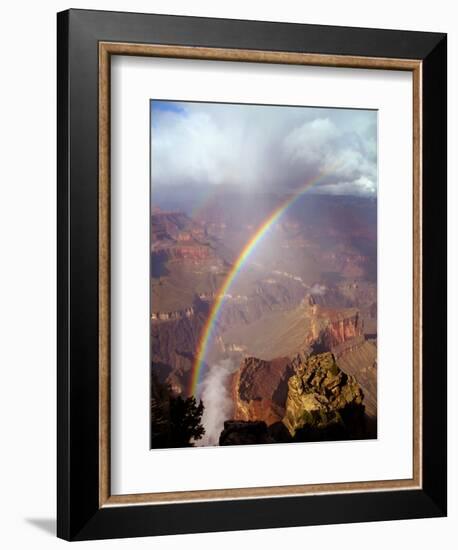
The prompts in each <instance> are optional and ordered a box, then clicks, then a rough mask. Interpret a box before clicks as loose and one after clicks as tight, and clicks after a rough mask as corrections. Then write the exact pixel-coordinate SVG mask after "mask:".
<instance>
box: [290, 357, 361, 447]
mask: <svg viewBox="0 0 458 550" xmlns="http://www.w3.org/2000/svg"><path fill="white" fill-rule="evenodd" d="M292 367H293V369H294V374H293V375H292V376H291V377H290V379H289V381H288V397H287V400H286V407H285V409H286V411H285V416H284V417H283V423H284V425H285V426H286V427H287V428H288V431H289V433H290V434H291V437H293V438H299V439H304V440H309V439H317V440H319V439H328V438H329V439H334V438H339V437H343V436H344V435H345V434H349V435H354V434H355V433H356V434H357V433H358V428H359V427H360V428H361V429H363V426H362V419H363V416H364V405H363V392H362V390H361V387H360V385H359V384H358V382H357V381H356V379H355V378H354V377H353V376H350V375H347V374H346V373H345V372H343V371H342V370H341V369H340V368H339V366H338V365H337V363H336V361H335V358H334V356H333V354H332V353H329V352H327V353H320V354H318V355H310V356H307V355H305V354H299V355H297V357H296V358H295V359H294V360H293V361H292ZM358 424H359V425H360V426H358ZM355 428H356V431H355Z"/></svg>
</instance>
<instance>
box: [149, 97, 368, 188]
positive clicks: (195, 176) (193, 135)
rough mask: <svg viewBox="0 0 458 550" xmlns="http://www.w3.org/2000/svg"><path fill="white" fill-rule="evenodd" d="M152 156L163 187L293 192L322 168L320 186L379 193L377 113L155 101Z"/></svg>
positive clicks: (155, 178)
mask: <svg viewBox="0 0 458 550" xmlns="http://www.w3.org/2000/svg"><path fill="white" fill-rule="evenodd" d="M151 161H152V170H151V174H152V180H153V181H154V183H155V184H157V185H161V186H162V185H188V186H192V185H200V186H201V185H221V184H225V185H238V186H241V187H243V188H244V189H246V190H247V191H249V190H256V189H261V188H263V189H264V190H275V189H278V187H279V186H280V185H281V186H282V187H281V189H282V190H283V191H287V192H294V190H295V188H297V187H299V186H301V185H303V183H304V182H305V181H306V180H307V179H309V178H312V177H315V176H316V175H317V174H319V173H324V174H325V175H324V176H323V177H322V178H321V180H320V182H319V183H318V184H317V185H316V186H315V189H314V190H315V191H316V192H321V193H329V194H352V195H366V196H374V195H375V194H376V190H377V113H376V111H370V110H352V109H331V108H329V109H325V108H311V107H283V106H281V107H280V106H262V105H235V104H234V105H233V104H218V103H192V102H183V103H180V102H168V101H152V102H151Z"/></svg>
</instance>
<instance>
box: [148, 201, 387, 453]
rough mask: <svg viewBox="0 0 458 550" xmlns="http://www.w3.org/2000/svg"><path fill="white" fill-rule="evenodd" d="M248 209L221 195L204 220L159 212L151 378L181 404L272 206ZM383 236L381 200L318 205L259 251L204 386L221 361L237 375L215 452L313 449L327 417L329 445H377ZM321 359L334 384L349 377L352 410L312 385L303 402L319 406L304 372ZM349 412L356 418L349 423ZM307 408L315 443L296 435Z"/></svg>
mask: <svg viewBox="0 0 458 550" xmlns="http://www.w3.org/2000/svg"><path fill="white" fill-rule="evenodd" d="M215 200H216V199H215ZM272 200H273V199H272ZM238 204H239V206H238V208H237V207H236V201H235V199H234V202H233V201H232V198H231V197H223V198H221V197H219V198H218V199H217V200H216V202H215V201H214V202H213V204H212V208H210V207H209V208H208V209H207V210H205V209H201V210H200V211H199V215H198V216H194V217H192V216H191V215H190V214H189V212H188V213H187V212H186V209H185V208H183V209H179V208H176V206H177V205H174V206H175V208H173V209H172V208H169V209H163V210H160V209H158V208H155V209H154V210H153V211H152V213H151V275H152V276H151V313H150V317H151V319H150V322H151V341H150V345H151V372H152V376H154V377H155V378H156V379H157V381H158V383H159V384H164V385H166V386H167V387H169V388H170V390H171V391H172V393H173V394H174V395H177V396H178V395H181V396H183V398H188V397H190V394H189V387H190V380H191V376H192V370H193V365H194V362H195V360H196V354H197V351H198V345H199V339H200V337H201V334H202V331H203V328H204V326H205V323H206V320H207V319H208V316H209V313H210V310H211V307H212V305H213V304H214V302H215V300H216V299H217V298H218V296H219V293H220V288H221V286H222V284H223V282H224V281H225V278H226V277H227V276H228V273H230V270H231V268H232V266H233V265H234V262H235V260H236V259H237V255H238V251H240V250H241V248H243V245H244V243H245V242H247V241H249V239H250V236H251V235H253V234H254V232H255V230H256V227H257V226H258V223H259V220H262V219H263V217H264V216H265V214H266V211H269V204H270V203H269V200H268V199H265V200H263V201H260V202H257V203H253V204H250V203H249V201H245V203H243V205H241V203H240V202H239V203H238ZM266 205H267V206H266ZM263 209H265V210H266V211H264V210H263ZM376 236H377V232H376V202H374V201H373V199H367V200H365V199H362V198H349V197H343V198H339V197H337V198H336V197H330V196H326V197H323V196H310V197H308V198H307V199H306V200H304V201H303V202H301V203H298V204H295V205H294V208H292V209H291V212H288V213H287V215H286V216H285V217H284V218H283V219H281V220H280V222H279V223H278V224H277V225H276V226H275V227H274V228H273V229H272V230H271V232H270V234H269V236H268V238H266V239H264V240H263V241H262V242H261V243H260V244H259V246H258V247H257V248H256V250H255V253H254V254H253V255H252V256H251V257H250V261H249V262H247V263H246V265H245V266H244V269H243V271H242V272H241V273H240V274H239V275H238V276H237V277H236V278H235V280H234V282H233V284H232V285H231V288H230V289H229V290H228V291H227V293H226V294H225V296H224V306H223V307H222V308H221V310H220V312H219V315H218V318H217V320H216V322H215V325H214V327H213V337H212V340H211V342H210V344H209V346H208V350H207V353H206V356H205V363H204V365H203V368H202V378H203V379H205V377H206V373H208V372H210V371H211V369H212V368H217V367H216V365H218V364H219V362H220V361H221V360H227V361H230V362H231V364H232V365H233V366H234V368H233V370H232V372H231V373H230V375H228V376H227V377H225V379H224V387H222V388H221V400H225V401H227V400H229V401H230V407H229V408H228V407H227V403H226V402H225V404H224V407H225V410H226V409H227V410H230V411H231V412H230V413H228V416H227V418H226V420H225V422H224V423H222V424H221V426H220V432H219V433H218V434H217V436H215V437H216V439H215V437H213V440H215V441H216V443H215V444H218V442H219V444H224V445H227V444H242V443H241V441H242V440H244V441H245V442H250V441H253V440H256V441H258V442H259V441H261V440H262V441H263V442H270V443H272V442H278V441H293V440H295V438H296V440H298V438H299V437H302V438H303V439H304V438H305V439H306V438H307V437H308V438H309V440H313V438H314V437H316V433H317V432H316V429H315V428H317V426H318V425H319V424H320V423H319V422H316V420H317V419H318V418H320V419H321V420H322V422H321V424H322V425H323V423H324V424H328V426H327V428H326V429H325V428H323V426H321V428H320V429H321V432H320V433H321V435H320V437H322V438H326V437H328V438H331V439H332V438H333V437H336V438H348V437H355V438H359V437H366V438H369V437H376V435H377V281H376V273H377V268H376V264H377V262H376V259H377V258H376ZM314 357H315V358H316V357H321V360H320V361H322V365H327V367H326V368H325V367H324V366H322V367H320V368H321V370H322V371H323V372H324V371H326V372H324V375H323V376H324V380H328V382H329V383H330V384H331V386H332V384H333V383H334V382H336V380H337V379H339V382H338V383H337V382H336V385H335V386H332V387H331V390H336V389H337V390H338V392H339V395H346V396H347V397H348V398H349V399H350V397H351V396H352V397H351V399H350V401H349V403H347V404H346V405H345V406H343V407H340V406H337V405H336V403H337V401H336V399H333V398H330V395H328V393H327V390H326V389H325V388H322V387H319V388H318V389H319V391H315V392H313V391H312V389H311V388H309V387H307V388H306V389H305V390H304V388H305V387H306V386H304V383H303V382H301V384H302V386H303V390H304V391H303V393H302V394H300V395H313V398H312V397H307V398H306V399H305V398H302V397H301V398H299V397H298V395H299V393H298V391H299V390H298V388H299V387H300V384H299V382H298V378H297V377H298V376H299V377H300V376H302V375H300V374H298V373H299V372H302V371H301V368H302V369H305V370H307V369H308V368H311V367H310V364H311V363H310V361H312V362H313V358H314ZM315 366H316V365H315ZM314 369H315V367H313V369H312V370H314ZM323 369H324V370H323ZM315 370H316V369H315ZM318 370H319V369H318ZM320 372H321V371H320ZM323 372H321V374H323ZM327 372H332V373H334V374H332V376H331V375H329V378H326V377H327V376H328V375H327V374H326V373H327ZM333 377H334V378H336V379H334V378H333ZM331 378H332V382H331ZM301 380H303V378H301ZM315 390H316V388H315ZM337 390H336V391H337ZM326 400H327V401H326ZM317 403H320V407H321V408H320V407H318V408H316V407H317ZM312 404H313V406H312ZM203 405H204V407H205V402H204V403H203ZM307 407H308V408H307ZM314 407H315V408H314ZM343 409H346V410H347V409H348V410H350V409H351V410H352V411H353V412H352V414H353V417H354V418H353V419H352V421H351V422H347V424H348V425H347V424H346V423H345V420H344V417H345V415H346V413H344V412H342V411H343ZM293 411H296V412H295V413H293ZM301 411H302V412H301ZM304 411H308V413H310V415H311V416H309V418H312V417H313V418H314V420H313V422H312V421H310V422H309V424H310V425H311V424H313V426H314V427H313V430H312V429H311V428H310V426H309V428H310V429H309V435H308V436H307V435H306V432H307V427H306V426H305V427H304V426H302V427H297V428H293V426H295V425H296V426H299V424H298V423H297V422H298V420H297V419H298V418H303V417H304ZM313 411H318V412H313ZM301 415H302V416H301ZM305 416H307V415H305ZM356 418H357V420H355V419H356ZM323 419H327V420H328V421H327V422H324V420H323ZM347 420H348V419H347ZM349 426H351V429H350V428H349ZM328 428H329V429H328ZM296 432H297V433H296ZM312 432H313V433H312ZM297 434H299V435H297ZM301 434H302V435H301ZM231 442H232V443H231ZM237 442H238V443H237ZM197 444H198V443H197Z"/></svg>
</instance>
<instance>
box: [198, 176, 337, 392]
mask: <svg viewBox="0 0 458 550" xmlns="http://www.w3.org/2000/svg"><path fill="white" fill-rule="evenodd" d="M328 174H329V170H327V171H321V172H320V173H319V175H318V176H316V177H314V178H312V179H310V180H308V181H307V182H306V183H305V184H304V185H302V186H301V187H300V188H299V190H297V191H296V192H295V193H294V195H292V196H290V197H288V198H287V199H285V200H284V201H283V202H282V203H281V204H280V205H279V206H278V207H277V208H275V209H274V210H273V211H272V212H271V213H270V214H269V216H268V217H267V218H266V219H265V220H264V221H263V222H262V223H261V224H260V226H259V227H258V228H257V229H256V231H255V233H254V235H253V236H252V237H251V238H250V240H249V241H248V242H247V243H246V244H245V246H244V247H243V249H242V251H241V252H240V254H239V256H238V257H237V259H236V261H235V262H234V264H233V265H232V267H231V270H230V271H229V273H228V274H227V275H226V278H225V279H224V282H223V283H222V285H221V286H220V288H219V290H218V292H217V294H216V297H215V300H214V302H213V304H212V306H211V309H210V312H209V314H208V317H207V319H206V321H205V324H204V327H203V330H202V332H201V335H200V338H199V342H198V346H197V353H196V356H195V359H194V363H193V367H192V375H191V380H190V385H189V394H190V395H196V392H197V388H198V386H199V382H200V375H201V372H202V367H203V365H204V363H205V357H206V354H207V351H208V347H209V343H210V341H211V339H212V335H213V332H214V329H215V327H216V323H217V320H218V315H219V313H220V311H221V308H222V306H223V304H224V300H225V297H226V295H227V294H228V293H229V289H230V287H231V285H232V284H233V282H234V280H235V279H236V277H237V275H238V274H239V273H240V271H241V269H242V267H243V266H244V264H245V263H246V261H247V260H248V258H249V257H250V255H251V254H252V252H253V251H254V249H255V248H256V246H257V245H258V244H259V243H260V241H261V240H262V238H263V237H264V236H265V235H266V233H267V232H268V230H269V229H270V228H271V227H272V226H273V224H274V223H275V222H276V221H277V220H278V219H279V218H280V217H281V215H282V214H283V213H284V212H285V211H286V210H287V209H288V208H289V207H290V206H291V205H292V204H293V203H294V202H295V201H296V200H297V199H298V198H299V197H301V196H302V195H303V194H304V193H305V192H306V191H307V190H308V189H310V188H311V187H312V186H313V185H316V184H317V183H318V182H320V181H321V180H322V179H323V178H324V177H325V176H326V175H328Z"/></svg>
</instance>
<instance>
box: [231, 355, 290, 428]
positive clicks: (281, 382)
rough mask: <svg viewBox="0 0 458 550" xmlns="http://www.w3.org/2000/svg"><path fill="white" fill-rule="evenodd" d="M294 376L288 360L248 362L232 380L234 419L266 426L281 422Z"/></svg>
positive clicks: (244, 361)
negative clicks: (256, 421) (261, 423)
mask: <svg viewBox="0 0 458 550" xmlns="http://www.w3.org/2000/svg"><path fill="white" fill-rule="evenodd" d="M292 374H293V369H292V367H291V365H290V360H289V359H288V358H279V359H274V360H272V361H263V360H261V359H257V358H255V357H247V358H245V359H244V360H243V362H242V365H241V366H240V368H239V370H238V371H237V372H236V374H235V376H234V379H233V397H234V418H235V419H236V420H263V421H264V422H266V424H267V425H270V424H273V423H274V422H278V421H280V420H281V419H282V418H283V416H284V414H285V402H286V396H287V394H288V379H289V377H290V376H291V375H292Z"/></svg>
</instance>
